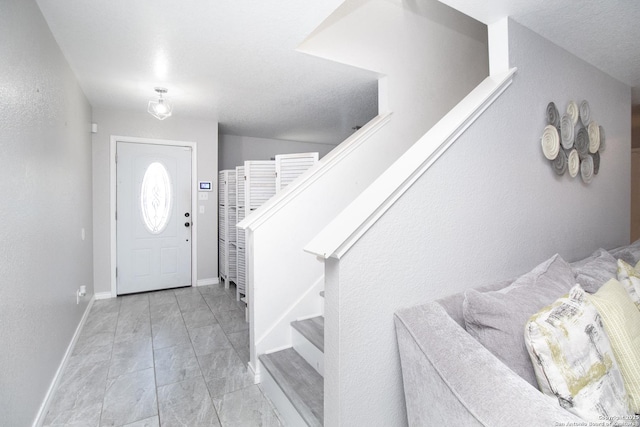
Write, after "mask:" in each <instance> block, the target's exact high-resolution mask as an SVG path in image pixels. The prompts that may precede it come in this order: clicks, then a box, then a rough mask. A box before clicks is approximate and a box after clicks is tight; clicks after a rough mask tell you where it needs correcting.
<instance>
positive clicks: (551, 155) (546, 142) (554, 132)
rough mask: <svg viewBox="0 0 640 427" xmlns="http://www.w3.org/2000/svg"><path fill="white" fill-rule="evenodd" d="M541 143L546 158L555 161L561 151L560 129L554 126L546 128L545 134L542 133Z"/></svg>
mask: <svg viewBox="0 0 640 427" xmlns="http://www.w3.org/2000/svg"><path fill="white" fill-rule="evenodd" d="M541 143H542V152H543V153H544V156H545V157H546V158H547V159H549V160H553V159H555V158H556V156H557V155H558V151H559V150H560V137H559V136H558V129H556V127H555V126H553V125H547V126H545V128H544V132H542V138H541Z"/></svg>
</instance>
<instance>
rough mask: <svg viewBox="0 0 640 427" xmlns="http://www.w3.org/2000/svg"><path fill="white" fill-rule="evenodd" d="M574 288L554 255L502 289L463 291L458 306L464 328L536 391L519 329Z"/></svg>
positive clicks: (567, 268)
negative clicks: (535, 314) (461, 313)
mask: <svg viewBox="0 0 640 427" xmlns="http://www.w3.org/2000/svg"><path fill="white" fill-rule="evenodd" d="M574 284H575V277H574V275H573V271H572V270H571V267H570V266H569V264H567V263H566V262H565V261H564V260H563V259H562V258H561V257H560V255H554V256H553V257H551V258H550V259H548V260H547V261H545V262H543V263H542V264H540V265H538V266H537V267H535V268H534V269H533V270H531V271H530V272H529V273H527V274H525V275H523V276H521V277H519V278H518V279H516V280H515V281H514V282H513V283H512V284H511V285H509V286H507V287H505V288H503V289H500V290H497V291H490V292H478V291H477V290H475V289H469V290H467V291H466V292H465V300H464V302H463V304H462V312H463V316H464V321H465V327H466V329H467V331H468V332H469V334H470V335H471V336H473V337H474V338H475V339H476V340H477V341H478V342H480V344H482V345H483V346H484V347H486V348H487V349H488V350H489V351H490V352H491V353H493V354H494V355H495V356H496V357H497V358H498V359H500V360H501V361H502V363H504V364H505V365H506V366H508V367H509V368H511V370H513V371H514V372H515V373H516V374H518V375H519V376H520V377H522V378H523V379H525V380H526V381H528V382H529V383H530V384H531V385H532V386H534V387H537V382H536V376H535V373H534V371H533V366H532V365H531V360H530V358H529V353H528V352H527V348H526V346H525V343H524V337H523V335H522V328H524V324H525V323H526V322H527V320H528V319H529V317H531V316H532V315H533V314H534V313H536V312H537V311H538V310H540V309H541V308H542V307H544V306H546V305H549V304H551V303H552V302H553V301H555V300H556V299H558V298H559V297H560V296H562V295H563V294H566V293H567V292H568V291H569V289H571V287H572V286H573V285H574Z"/></svg>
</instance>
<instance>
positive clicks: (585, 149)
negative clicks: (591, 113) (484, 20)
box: [575, 126, 589, 158]
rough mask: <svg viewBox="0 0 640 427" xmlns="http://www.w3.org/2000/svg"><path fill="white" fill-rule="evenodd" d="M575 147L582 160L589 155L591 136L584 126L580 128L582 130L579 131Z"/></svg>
mask: <svg viewBox="0 0 640 427" xmlns="http://www.w3.org/2000/svg"><path fill="white" fill-rule="evenodd" d="M575 146H576V150H578V154H579V155H580V158H583V157H584V156H586V155H587V154H589V134H588V133H587V130H586V129H585V128H583V127H582V126H580V129H578V134H577V135H576V141H575Z"/></svg>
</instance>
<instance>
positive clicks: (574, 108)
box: [567, 101, 580, 126]
mask: <svg viewBox="0 0 640 427" xmlns="http://www.w3.org/2000/svg"><path fill="white" fill-rule="evenodd" d="M567 114H568V115H569V117H571V123H572V124H573V126H575V125H576V124H578V116H579V115H580V111H579V110H578V104H576V102H575V101H569V105H567Z"/></svg>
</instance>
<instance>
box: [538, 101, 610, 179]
mask: <svg viewBox="0 0 640 427" xmlns="http://www.w3.org/2000/svg"><path fill="white" fill-rule="evenodd" d="M558 114H559V113H558V109H557V107H556V104H555V103H554V102H549V103H548V104H547V109H546V110H545V117H546V121H547V125H546V126H545V128H544V131H543V132H542V138H540V143H541V145H542V153H543V154H544V156H545V157H546V158H547V159H548V160H549V161H550V162H551V167H552V169H553V171H554V172H555V173H556V174H557V175H564V173H565V172H566V171H569V176H570V177H571V178H575V177H576V176H577V175H578V173H580V175H581V177H582V181H584V182H585V183H586V184H589V183H590V182H591V181H592V180H593V177H594V175H597V174H598V172H599V171H600V156H601V154H600V153H602V152H603V151H604V147H605V136H604V129H603V128H602V126H599V125H598V123H597V122H596V121H595V120H591V106H590V105H589V103H588V102H587V101H586V100H585V101H582V102H581V103H580V106H578V104H576V102H575V101H569V103H568V105H567V112H566V113H565V114H563V115H562V116H560V117H559V116H558Z"/></svg>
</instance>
